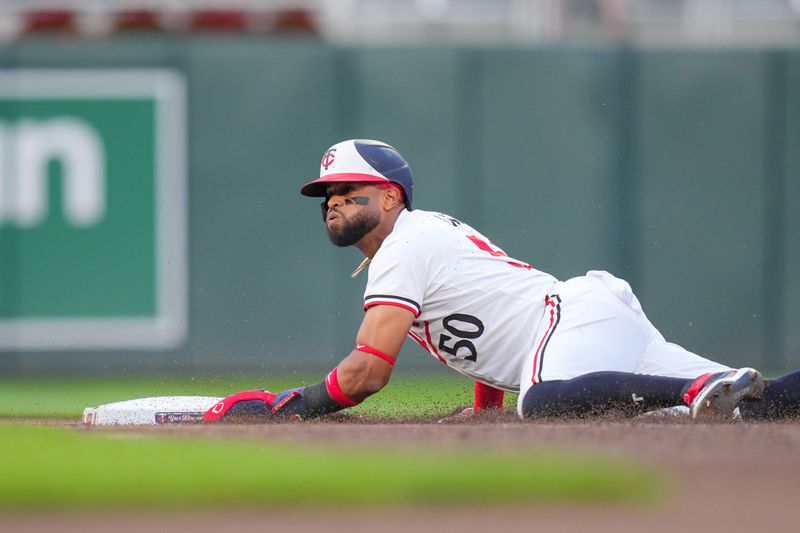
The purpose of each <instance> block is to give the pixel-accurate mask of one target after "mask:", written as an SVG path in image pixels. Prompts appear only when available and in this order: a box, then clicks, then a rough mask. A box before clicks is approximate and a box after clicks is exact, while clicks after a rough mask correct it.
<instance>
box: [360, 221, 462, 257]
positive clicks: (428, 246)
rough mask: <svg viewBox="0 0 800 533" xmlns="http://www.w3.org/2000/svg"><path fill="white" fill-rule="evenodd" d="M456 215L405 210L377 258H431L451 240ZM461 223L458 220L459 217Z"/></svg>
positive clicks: (379, 250) (382, 245)
mask: <svg viewBox="0 0 800 533" xmlns="http://www.w3.org/2000/svg"><path fill="white" fill-rule="evenodd" d="M451 220H452V221H455V219H453V218H452V217H448V216H447V215H444V214H442V213H437V212H434V211H423V210H421V209H414V210H413V211H403V212H402V213H401V214H400V216H399V217H398V219H397V221H396V222H395V225H394V228H393V229H392V232H391V233H390V234H389V235H388V236H387V237H386V239H385V240H384V241H383V244H381V247H380V248H379V249H378V253H377V254H376V256H375V258H374V259H373V263H375V262H376V261H380V260H381V259H389V260H391V261H396V260H397V259H398V258H399V257H401V256H402V257H405V258H406V259H410V258H420V257H427V258H430V257H432V256H434V255H436V254H437V252H438V251H439V250H440V249H441V247H442V246H443V245H445V243H446V242H447V240H448V235H449V232H450V231H451V229H452V227H453V222H451ZM455 222H456V223H457V221H455Z"/></svg>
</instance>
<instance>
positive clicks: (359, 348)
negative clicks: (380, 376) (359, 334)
mask: <svg viewBox="0 0 800 533" xmlns="http://www.w3.org/2000/svg"><path fill="white" fill-rule="evenodd" d="M356 351H359V352H364V353H368V354H370V355H374V356H375V357H379V358H381V359H383V360H384V361H386V362H387V363H389V364H390V365H392V366H394V359H392V358H391V357H389V356H388V355H386V354H385V353H383V352H382V351H380V350H377V349H375V348H373V347H372V346H367V345H366V344H361V343H357V344H356Z"/></svg>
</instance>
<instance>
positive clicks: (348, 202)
mask: <svg viewBox="0 0 800 533" xmlns="http://www.w3.org/2000/svg"><path fill="white" fill-rule="evenodd" d="M326 192H327V195H326V198H325V204H327V206H328V211H327V213H326V214H325V226H326V227H327V229H328V238H330V240H331V242H332V243H333V244H335V245H336V246H352V245H353V244H355V243H357V242H358V241H360V240H361V239H362V238H363V237H364V235H366V234H367V233H369V232H370V231H372V230H373V229H375V227H376V226H377V225H378V224H379V223H380V221H381V215H380V210H379V209H378V202H379V200H380V191H379V190H378V189H375V188H374V187H370V186H369V185H364V184H360V183H334V184H332V185H330V186H329V187H328V189H327V191H326Z"/></svg>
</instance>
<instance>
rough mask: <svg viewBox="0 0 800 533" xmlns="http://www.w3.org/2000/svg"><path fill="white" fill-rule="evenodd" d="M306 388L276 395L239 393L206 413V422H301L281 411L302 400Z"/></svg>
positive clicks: (255, 392) (254, 392)
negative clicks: (253, 420)
mask: <svg viewBox="0 0 800 533" xmlns="http://www.w3.org/2000/svg"><path fill="white" fill-rule="evenodd" d="M304 390H305V387H299V388H297V389H289V390H285V391H283V392H281V393H278V394H275V393H273V392H270V391H267V390H250V391H244V392H237V393H236V394H233V395H231V396H228V397H227V398H223V399H222V400H220V401H219V402H217V403H216V404H214V406H213V407H211V409H209V410H208V411H206V412H205V414H204V415H203V419H204V420H205V421H206V422H217V421H219V420H231V419H235V418H239V419H259V420H300V418H299V417H298V416H296V415H285V414H282V412H281V410H282V409H283V408H285V407H286V405H288V404H289V403H290V402H292V401H294V400H296V399H302V397H303V391H304Z"/></svg>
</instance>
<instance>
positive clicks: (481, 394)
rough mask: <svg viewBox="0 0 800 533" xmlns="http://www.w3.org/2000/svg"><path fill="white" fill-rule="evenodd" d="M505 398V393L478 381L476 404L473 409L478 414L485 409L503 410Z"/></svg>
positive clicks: (476, 384) (476, 385) (476, 383)
mask: <svg viewBox="0 0 800 533" xmlns="http://www.w3.org/2000/svg"><path fill="white" fill-rule="evenodd" d="M504 397H505V392H503V391H501V390H499V389H495V388H494V387H490V386H489V385H484V384H483V383H481V382H479V381H476V382H475V404H474V405H473V406H472V408H473V409H474V410H475V411H476V412H477V411H483V410H484V409H502V408H503V398H504Z"/></svg>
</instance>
